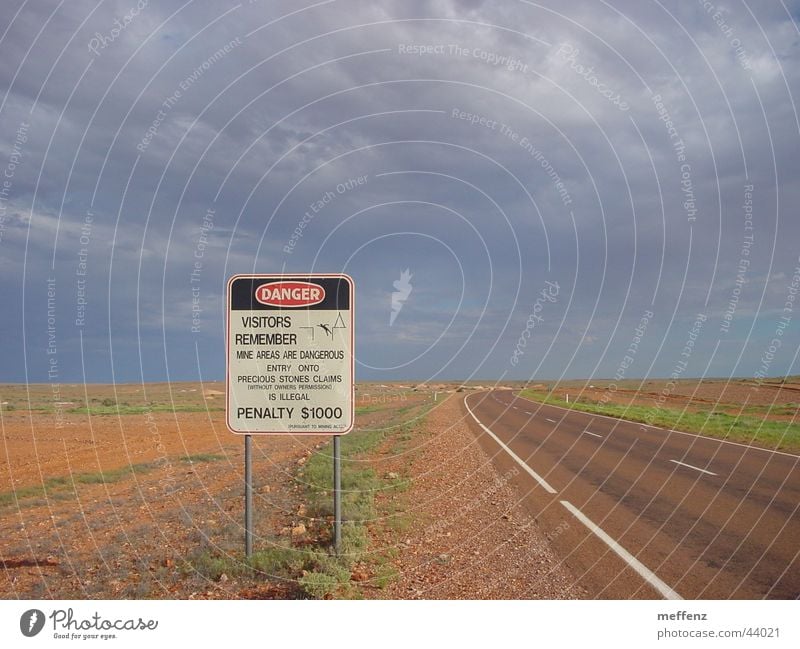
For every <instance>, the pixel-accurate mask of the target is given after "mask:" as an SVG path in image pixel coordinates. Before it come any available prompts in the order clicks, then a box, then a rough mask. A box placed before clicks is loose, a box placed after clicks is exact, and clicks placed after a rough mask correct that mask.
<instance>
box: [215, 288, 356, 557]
mask: <svg viewBox="0 0 800 649" xmlns="http://www.w3.org/2000/svg"><path fill="white" fill-rule="evenodd" d="M227 306H228V313H227V322H226V324H227V326H226V346H227V355H226V364H227V381H226V385H225V421H226V423H227V425H228V428H229V429H230V430H231V431H232V432H234V433H237V434H240V435H244V436H245V441H244V449H245V454H244V464H245V468H244V472H245V521H244V524H245V554H246V556H247V557H248V559H249V558H250V557H251V556H252V553H253V538H254V530H253V455H252V453H253V451H252V437H251V436H252V435H280V434H283V435H334V436H335V437H334V440H333V448H334V510H335V523H334V528H335V529H334V543H335V546H336V548H337V551H338V549H339V547H340V545H341V538H342V529H341V528H342V502H341V481H342V477H341V468H342V467H341V449H340V446H339V442H340V439H339V436H340V435H344V434H345V433H348V432H350V430H352V428H353V420H354V416H355V392H354V384H353V382H354V375H355V361H354V354H353V341H354V340H355V337H354V334H353V325H354V317H353V313H354V287H353V280H352V279H351V278H350V277H349V276H348V275H344V274H341V273H337V274H321V273H311V274H307V275H235V276H233V277H231V278H230V280H228V299H227Z"/></svg>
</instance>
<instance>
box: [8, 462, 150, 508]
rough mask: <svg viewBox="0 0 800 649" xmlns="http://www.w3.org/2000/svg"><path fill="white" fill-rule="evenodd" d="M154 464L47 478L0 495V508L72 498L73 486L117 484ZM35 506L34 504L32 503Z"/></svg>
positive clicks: (73, 494)
mask: <svg viewBox="0 0 800 649" xmlns="http://www.w3.org/2000/svg"><path fill="white" fill-rule="evenodd" d="M156 466H157V465H156V464H153V463H146V464H145V463H143V464H132V465H129V466H125V467H121V468H119V469H112V470H110V471H98V472H95V473H74V474H73V475H71V476H58V477H55V478H47V479H46V480H45V481H44V483H43V484H41V485H34V486H30V487H21V488H20V489H15V490H14V491H5V492H2V493H0V506H8V505H15V504H17V503H19V504H20V505H25V504H30V501H31V499H37V500H39V499H43V498H44V499H48V498H51V499H53V498H54V499H58V500H61V499H64V498H65V497H74V496H75V492H74V489H73V483H74V484H109V483H113V482H119V481H120V480H123V479H124V478H127V477H128V476H131V475H133V474H135V473H146V472H147V471H151V470H152V469H155V468H156ZM34 504H35V503H34Z"/></svg>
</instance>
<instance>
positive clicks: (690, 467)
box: [670, 460, 717, 475]
mask: <svg viewBox="0 0 800 649" xmlns="http://www.w3.org/2000/svg"><path fill="white" fill-rule="evenodd" d="M670 462H674V463H675V464H680V465H681V466H685V467H686V468H688V469H694V470H695V471H699V472H700V473H707V474H708V475H717V474H716V473H712V472H711V471H706V470H705V469H701V468H700V467H697V466H692V465H691V464H686V463H685V462H678V460H670Z"/></svg>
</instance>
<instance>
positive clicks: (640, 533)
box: [464, 390, 800, 599]
mask: <svg viewBox="0 0 800 649" xmlns="http://www.w3.org/2000/svg"><path fill="white" fill-rule="evenodd" d="M464 403H465V407H466V409H467V413H468V414H467V418H468V419H469V420H470V421H472V422H473V425H474V428H475V431H476V434H477V435H478V436H479V438H480V442H481V445H482V446H483V448H484V449H486V450H487V451H488V452H489V453H490V454H491V455H492V457H493V459H494V462H495V463H496V464H498V465H499V468H500V469H501V470H506V471H507V470H508V469H510V468H512V467H516V468H517V469H518V470H519V474H518V476H517V477H516V478H515V479H514V481H515V483H516V485H517V488H518V489H519V490H520V496H521V498H522V499H523V500H524V503H525V506H526V508H527V509H528V510H529V511H530V513H531V515H533V516H534V517H535V518H536V520H537V522H538V524H539V527H540V528H541V530H542V531H543V532H544V533H545V534H546V535H548V536H549V537H550V539H551V542H552V544H553V547H554V548H555V550H556V552H557V553H558V554H559V555H560V557H561V558H562V559H563V560H564V561H565V562H566V563H567V565H568V566H569V567H570V568H571V569H572V571H573V573H574V574H575V575H576V576H577V577H578V579H579V583H580V585H581V586H582V587H583V588H585V589H586V590H587V592H588V593H589V595H590V596H592V597H600V598H614V599H627V598H660V597H664V598H676V599H677V598H684V599H697V598H703V599H728V598H738V599H761V598H775V599H797V598H800V456H797V455H792V454H786V453H776V452H771V451H767V450H763V449H756V448H752V447H747V446H744V445H740V444H734V443H729V442H724V441H721V440H715V439H712V438H707V437H702V436H698V435H693V434H688V433H680V432H676V431H667V430H664V429H660V428H655V427H649V426H645V425H644V424H638V423H634V422H627V421H622V420H619V419H613V418H608V417H602V416H598V415H591V414H587V413H581V412H574V411H568V410H565V409H563V408H559V407H556V406H546V405H542V404H539V403H536V402H533V401H529V400H527V399H524V398H522V397H517V396H516V395H515V394H514V393H513V392H512V391H510V390H494V391H491V392H481V393H475V394H471V395H469V396H468V397H466V398H465V402H464Z"/></svg>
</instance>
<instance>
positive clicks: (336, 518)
mask: <svg viewBox="0 0 800 649" xmlns="http://www.w3.org/2000/svg"><path fill="white" fill-rule="evenodd" d="M333 547H334V549H335V550H336V554H337V555H338V554H339V553H340V552H341V550H342V440H341V438H340V437H339V435H336V436H335V437H334V438H333Z"/></svg>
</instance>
